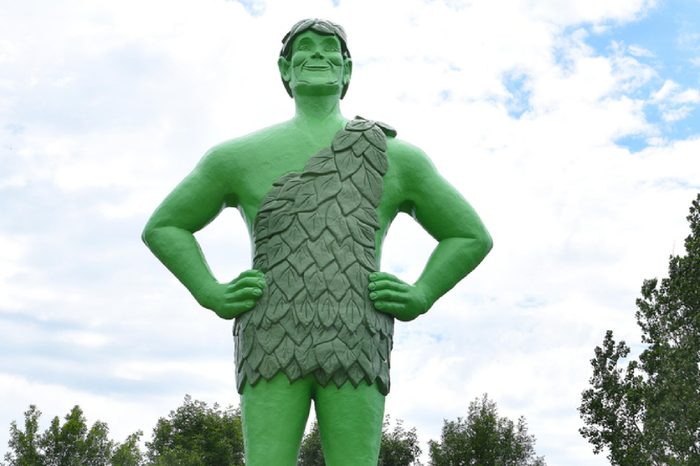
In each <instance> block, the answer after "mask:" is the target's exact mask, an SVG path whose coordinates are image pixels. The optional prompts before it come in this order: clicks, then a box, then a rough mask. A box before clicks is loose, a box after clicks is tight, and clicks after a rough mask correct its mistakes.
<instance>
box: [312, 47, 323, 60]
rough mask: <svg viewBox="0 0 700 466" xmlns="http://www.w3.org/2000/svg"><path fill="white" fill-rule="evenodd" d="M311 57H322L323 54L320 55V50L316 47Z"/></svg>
mask: <svg viewBox="0 0 700 466" xmlns="http://www.w3.org/2000/svg"><path fill="white" fill-rule="evenodd" d="M311 57H312V58H323V55H321V50H320V49H316V51H315V52H314V54H313V55H311Z"/></svg>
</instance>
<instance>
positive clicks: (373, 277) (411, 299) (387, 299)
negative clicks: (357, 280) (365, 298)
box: [369, 272, 430, 322]
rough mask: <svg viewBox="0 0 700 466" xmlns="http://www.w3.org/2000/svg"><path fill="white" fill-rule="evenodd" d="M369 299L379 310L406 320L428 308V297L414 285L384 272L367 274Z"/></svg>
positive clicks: (413, 317)
mask: <svg viewBox="0 0 700 466" xmlns="http://www.w3.org/2000/svg"><path fill="white" fill-rule="evenodd" d="M369 299H371V300H372V302H373V303H374V307H375V309H377V310H378V311H379V312H383V313H385V314H389V315H391V316H394V317H395V318H397V319H399V320H402V321H404V322H407V321H409V320H413V319H415V318H416V317H418V316H419V315H421V314H424V313H425V312H427V310H428V309H429V308H430V303H429V301H428V297H427V296H426V295H425V293H424V292H423V291H422V290H421V289H420V288H418V287H417V286H414V285H409V284H408V283H406V282H404V281H402V280H400V279H398V278H396V277H395V276H393V275H391V274H389V273H385V272H373V273H371V274H370V275H369Z"/></svg>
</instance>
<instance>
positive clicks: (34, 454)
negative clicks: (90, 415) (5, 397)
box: [2, 405, 142, 466]
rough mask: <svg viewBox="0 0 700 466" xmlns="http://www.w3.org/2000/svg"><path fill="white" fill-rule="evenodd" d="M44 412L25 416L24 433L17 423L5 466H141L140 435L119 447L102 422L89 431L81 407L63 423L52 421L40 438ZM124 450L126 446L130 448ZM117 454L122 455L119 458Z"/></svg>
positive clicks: (32, 408)
mask: <svg viewBox="0 0 700 466" xmlns="http://www.w3.org/2000/svg"><path fill="white" fill-rule="evenodd" d="M40 417H41V411H39V410H38V409H37V408H36V406H33V405H32V406H30V407H29V409H28V410H27V411H26V412H25V413H24V430H22V429H20V428H19V427H18V426H17V423H16V422H12V424H11V425H10V440H9V442H8V447H9V451H8V452H7V454H5V461H4V462H3V463H2V464H3V465H5V466H108V465H114V466H140V465H141V463H142V462H141V456H140V452H138V445H136V444H137V442H138V435H140V433H139V434H134V435H135V436H136V437H135V439H134V435H132V436H130V437H129V439H127V442H125V443H124V444H122V445H120V444H118V443H115V442H113V441H112V440H110V439H109V437H108V434H109V428H108V427H107V424H105V423H104V422H101V421H97V422H95V423H94V424H93V425H92V427H90V428H89V429H88V426H87V421H86V419H85V416H84V415H83V411H82V410H81V409H80V407H79V406H75V407H73V409H72V410H71V411H70V413H68V414H67V415H66V417H65V419H64V422H63V424H61V421H60V419H59V418H58V417H55V418H53V420H52V421H51V424H50V425H49V427H48V429H46V430H45V431H44V432H43V433H42V434H39V433H38V432H39V418H40ZM130 442H131V446H127V447H125V445H130ZM117 453H118V454H119V455H117Z"/></svg>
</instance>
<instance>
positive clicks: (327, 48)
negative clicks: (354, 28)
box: [323, 44, 338, 52]
mask: <svg viewBox="0 0 700 466" xmlns="http://www.w3.org/2000/svg"><path fill="white" fill-rule="evenodd" d="M323 49H324V50H325V51H326V52H337V51H338V46H337V45H336V44H330V45H326V46H325V47H324V48H323Z"/></svg>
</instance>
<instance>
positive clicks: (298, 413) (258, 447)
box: [241, 374, 312, 466]
mask: <svg viewBox="0 0 700 466" xmlns="http://www.w3.org/2000/svg"><path fill="white" fill-rule="evenodd" d="M311 390H312V383H311V381H309V380H298V381H296V382H294V383H291V384H290V383H289V380H288V379H287V377H286V376H285V375H284V374H278V375H277V376H275V377H274V378H273V379H272V380H269V381H266V380H261V381H260V382H258V383H257V384H256V385H255V386H254V387H251V386H249V385H246V386H245V388H244V389H243V394H242V395H241V416H242V422H243V442H244V445H245V460H246V465H247V466H271V465H275V466H295V465H296V463H297V456H298V454H299V445H300V444H301V438H302V436H303V435H304V427H305V426H306V420H307V418H308V417H309V407H310V405H311Z"/></svg>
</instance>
